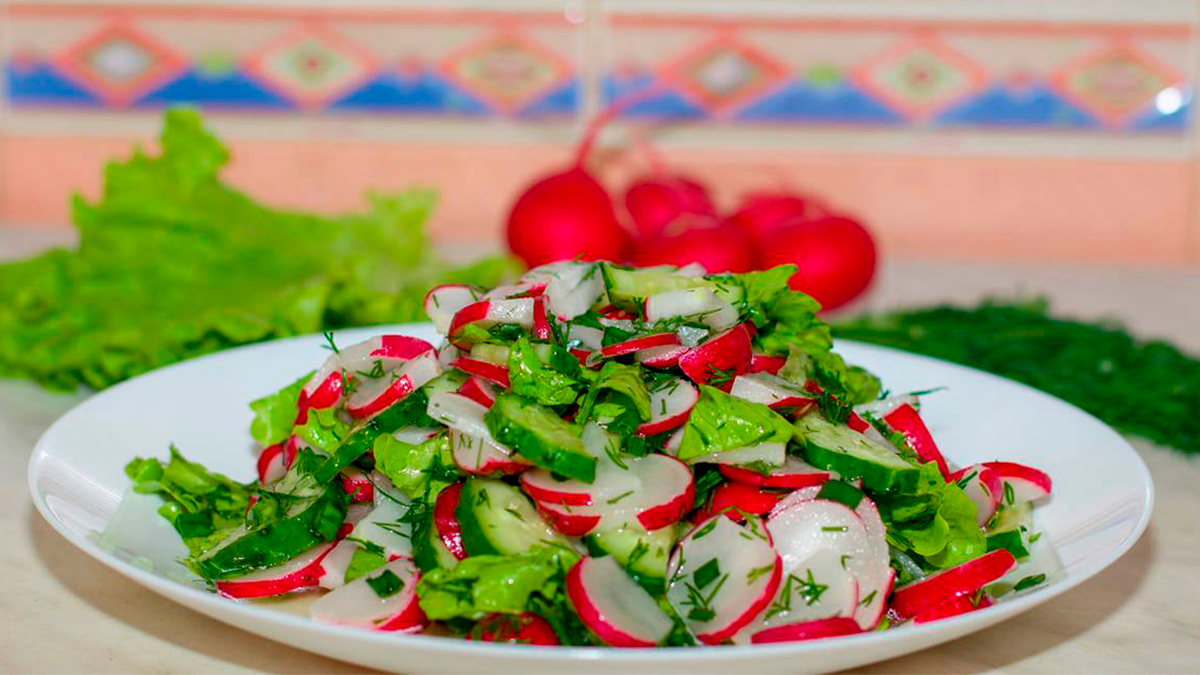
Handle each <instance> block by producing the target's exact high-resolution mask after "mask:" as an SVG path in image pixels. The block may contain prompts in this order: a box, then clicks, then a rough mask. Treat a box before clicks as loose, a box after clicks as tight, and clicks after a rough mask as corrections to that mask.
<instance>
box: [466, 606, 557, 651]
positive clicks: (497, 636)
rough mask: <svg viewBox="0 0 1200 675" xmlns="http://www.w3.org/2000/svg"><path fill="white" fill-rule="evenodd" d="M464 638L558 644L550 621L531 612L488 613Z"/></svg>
mask: <svg viewBox="0 0 1200 675" xmlns="http://www.w3.org/2000/svg"><path fill="white" fill-rule="evenodd" d="M463 639H466V640H479V641H480V642H504V643H508V644H514V645H536V646H544V647H550V646H554V645H557V644H559V642H558V634H557V633H555V632H554V627H553V626H551V625H550V622H548V621H546V620H545V619H543V618H542V617H540V616H538V615H537V614H534V613H533V612H525V613H524V614H517V615H516V616H514V615H512V614H489V615H488V616H485V617H484V618H482V619H480V620H479V622H478V623H476V624H475V627H474V628H472V629H471V630H470V632H468V633H467V634H466V635H464V636H463Z"/></svg>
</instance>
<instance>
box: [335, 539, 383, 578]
mask: <svg viewBox="0 0 1200 675" xmlns="http://www.w3.org/2000/svg"><path fill="white" fill-rule="evenodd" d="M386 564H387V557H386V556H384V555H383V553H382V551H368V550H367V549H365V548H363V547H361V546H359V547H358V548H356V549H354V555H353V556H352V557H351V558H350V565H349V566H348V567H347V568H346V577H345V579H344V581H345V582H346V583H350V582H351V581H354V580H355V579H357V578H359V577H361V576H362V575H364V574H366V573H367V572H374V571H375V570H377V569H379V568H380V567H383V566H384V565H386Z"/></svg>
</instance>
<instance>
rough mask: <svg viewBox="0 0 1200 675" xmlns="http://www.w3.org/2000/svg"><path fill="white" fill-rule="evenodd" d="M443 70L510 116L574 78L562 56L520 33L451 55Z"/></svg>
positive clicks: (485, 41)
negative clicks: (510, 113)
mask: <svg viewBox="0 0 1200 675" xmlns="http://www.w3.org/2000/svg"><path fill="white" fill-rule="evenodd" d="M442 69H443V71H444V72H445V73H446V76H447V77H449V78H450V79H452V80H454V81H455V82H456V83H458V85H459V86H461V87H463V88H464V89H465V90H467V91H468V92H470V93H472V94H474V95H476V96H478V97H479V98H481V99H483V100H486V101H488V102H490V103H492V104H493V105H495V106H496V107H497V108H499V109H500V110H504V111H509V112H512V111H515V110H517V109H519V108H521V107H523V106H525V105H528V104H530V103H533V102H534V100H536V99H538V98H540V97H542V96H544V95H545V94H547V93H549V92H550V91H551V90H552V89H555V88H556V87H559V86H561V85H563V84H565V83H566V81H567V80H568V79H569V78H570V75H571V68H570V65H569V64H568V63H567V62H566V61H565V60H564V59H563V58H562V57H561V56H559V55H558V54H557V53H555V52H553V51H551V50H550V49H548V48H546V47H543V46H542V45H540V44H538V43H537V42H536V41H534V40H532V39H530V38H528V37H526V36H524V35H520V34H516V33H502V34H499V35H493V36H489V37H487V38H485V39H483V40H482V41H480V42H477V43H475V44H472V45H468V46H467V47H466V48H465V49H462V50H460V51H458V52H457V53H454V54H451V55H450V56H449V57H448V58H447V59H446V61H445V63H443V66H442Z"/></svg>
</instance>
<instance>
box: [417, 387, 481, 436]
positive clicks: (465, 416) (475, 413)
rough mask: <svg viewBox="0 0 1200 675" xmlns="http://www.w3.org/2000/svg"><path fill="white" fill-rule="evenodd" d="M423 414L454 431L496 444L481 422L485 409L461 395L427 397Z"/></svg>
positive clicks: (439, 393)
mask: <svg viewBox="0 0 1200 675" xmlns="http://www.w3.org/2000/svg"><path fill="white" fill-rule="evenodd" d="M425 412H426V413H427V414H428V415H429V416H430V417H432V418H433V419H434V420H436V421H438V422H441V423H442V424H445V425H446V426H448V427H450V428H451V429H453V430H455V431H458V432H460V433H463V434H466V435H467V436H474V437H475V438H482V439H485V440H487V441H488V442H489V443H495V442H496V441H495V440H494V439H493V438H492V434H491V433H490V432H488V428H487V424H485V423H484V421H483V416H484V415H485V414H487V408H485V407H483V406H482V405H480V404H479V403H478V402H476V401H472V400H471V399H469V398H467V397H466V396H463V395H462V394H455V393H452V392H438V393H436V394H434V395H432V396H430V397H429V404H428V405H427V406H425Z"/></svg>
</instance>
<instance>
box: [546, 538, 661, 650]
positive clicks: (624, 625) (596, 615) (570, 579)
mask: <svg viewBox="0 0 1200 675" xmlns="http://www.w3.org/2000/svg"><path fill="white" fill-rule="evenodd" d="M566 590H567V597H568V598H570V599H571V604H572V605H574V606H575V611H576V613H578V614H579V619H580V620H581V621H583V624H584V625H585V626H587V627H588V628H589V629H590V630H591V631H592V632H593V633H595V634H596V637H599V638H600V639H601V640H603V641H604V642H605V643H606V644H608V645H610V646H613V647H654V646H655V645H657V644H658V643H660V642H662V641H663V639H665V638H666V637H667V635H668V634H669V633H670V632H671V628H672V626H673V625H674V624H673V623H672V622H671V619H670V618H669V617H668V616H667V615H666V614H664V613H663V611H662V610H661V609H659V607H658V603H657V602H655V601H654V598H652V597H650V594H649V593H647V592H646V591H645V589H643V588H642V587H641V586H639V585H638V584H637V582H635V581H634V580H633V579H631V578H630V577H629V575H628V574H626V573H625V571H624V570H622V569H621V566H620V565H618V564H617V561H616V559H615V558H614V557H613V556H605V557H603V558H590V557H584V558H582V559H580V561H579V562H577V563H575V566H574V567H572V568H571V571H570V572H568V573H567V579H566Z"/></svg>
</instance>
